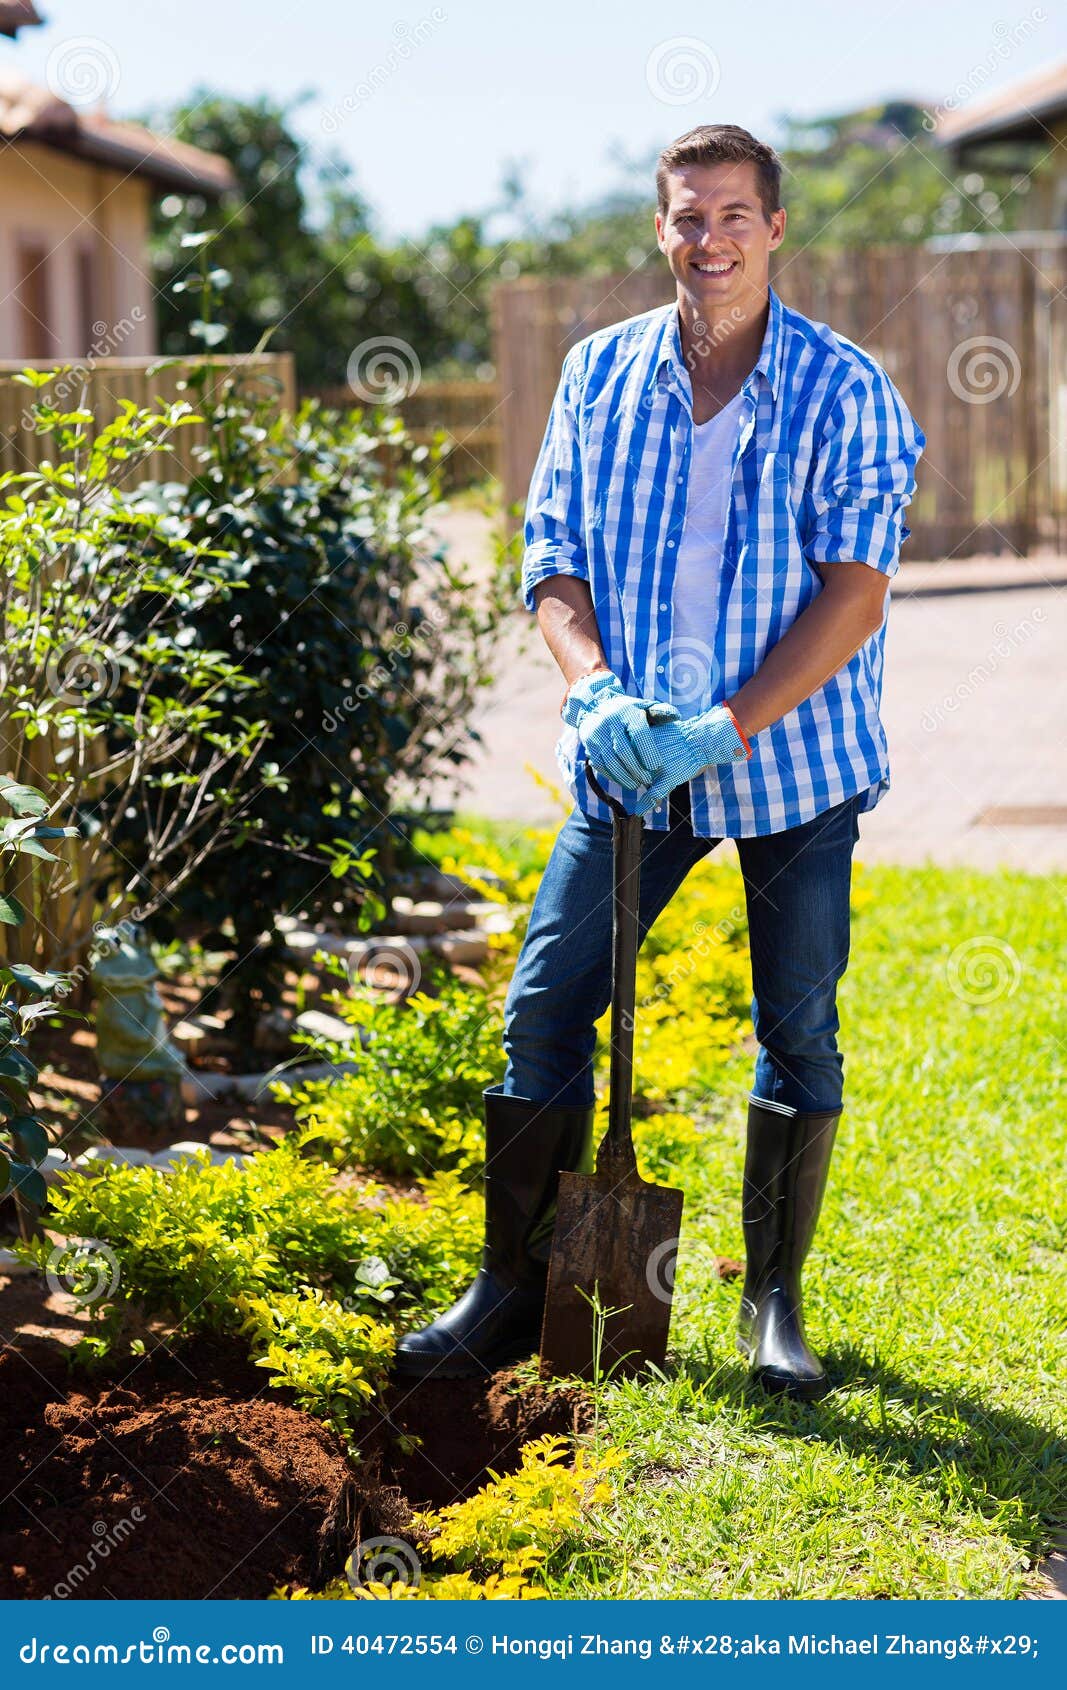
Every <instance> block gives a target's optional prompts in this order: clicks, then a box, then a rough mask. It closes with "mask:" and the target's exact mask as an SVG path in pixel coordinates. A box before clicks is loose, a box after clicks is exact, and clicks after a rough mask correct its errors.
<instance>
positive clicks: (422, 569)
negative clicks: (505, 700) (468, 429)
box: [124, 236, 505, 1003]
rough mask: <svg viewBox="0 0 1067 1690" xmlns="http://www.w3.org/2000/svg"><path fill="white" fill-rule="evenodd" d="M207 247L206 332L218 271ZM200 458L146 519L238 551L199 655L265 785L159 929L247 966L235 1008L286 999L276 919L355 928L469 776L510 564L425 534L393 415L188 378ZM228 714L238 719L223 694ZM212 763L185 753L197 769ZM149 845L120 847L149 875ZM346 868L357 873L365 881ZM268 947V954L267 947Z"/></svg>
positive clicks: (163, 490) (429, 466)
mask: <svg viewBox="0 0 1067 1690" xmlns="http://www.w3.org/2000/svg"><path fill="white" fill-rule="evenodd" d="M188 239H189V244H191V245H195V244H196V243H197V242H200V243H201V253H202V265H203V270H202V275H201V278H200V281H199V283H195V282H194V281H192V280H187V281H186V282H185V284H184V285H185V288H186V289H187V290H193V289H194V288H195V287H197V286H198V287H199V288H200V291H201V318H202V322H201V329H202V331H203V334H204V335H207V333H208V330H211V331H212V333H211V336H210V340H209V344H211V345H212V346H215V345H218V344H219V343H220V342H225V339H226V335H227V330H226V328H225V326H224V325H223V324H221V323H217V322H214V321H211V318H212V317H213V315H214V314H215V312H214V298H215V294H216V293H217V292H218V289H219V287H220V286H225V285H228V282H229V277H228V275H227V273H226V272H225V271H219V270H208V269H207V268H206V265H207V258H206V253H207V248H208V245H209V244H210V243H209V240H208V238H207V237H196V236H194V237H189V238H188ZM189 385H190V389H191V391H192V392H193V393H194V395H195V397H196V400H197V404H198V409H199V412H200V414H202V415H203V416H204V417H205V419H206V421H207V425H208V426H207V444H206V445H205V446H204V447H203V448H200V449H198V457H199V465H198V470H197V473H196V475H195V477H194V478H193V479H192V480H191V481H190V484H189V485H188V486H187V487H186V486H183V485H181V484H179V483H163V484H156V485H153V486H143V487H142V489H141V493H140V499H141V505H142V508H143V509H144V510H145V511H146V513H148V512H150V513H152V516H153V518H154V519H155V520H157V521H158V520H161V519H165V520H166V522H167V523H168V524H176V525H178V526H179V527H180V529H181V530H182V532H184V533H186V534H188V536H189V537H190V539H192V540H195V541H196V542H198V543H200V544H202V545H205V546H210V547H215V548H218V549H220V550H221V551H223V552H224V553H225V562H224V563H223V565H222V566H221V567H222V573H223V575H224V580H225V584H226V586H227V587H228V589H229V590H224V591H218V592H215V593H213V594H211V595H208V596H205V597H203V598H202V599H201V600H199V601H198V602H197V603H196V604H193V605H190V606H189V608H188V614H187V616H186V620H185V628H184V640H185V651H186V654H187V660H188V658H189V657H190V656H191V655H192V654H199V653H202V652H207V651H222V652H225V653H226V654H227V655H228V657H229V658H230V660H231V661H232V663H233V664H234V666H235V668H237V669H239V670H240V673H241V674H242V675H247V676H248V677H250V679H251V682H252V683H253V687H254V699H255V707H256V710H257V713H260V714H261V715H262V716H263V717H264V718H265V719H266V721H267V723H268V725H269V752H268V755H269V758H270V762H271V765H272V778H271V779H270V780H269V781H264V782H262V783H260V784H259V785H258V786H257V787H256V789H255V790H254V791H252V792H250V793H249V794H248V795H247V796H246V799H245V801H244V802H243V803H242V804H241V807H240V812H239V816H238V817H237V818H236V820H237V825H236V827H235V830H234V832H233V834H232V835H231V837H230V839H229V841H228V843H227V846H226V848H225V849H224V850H222V851H220V852H218V853H215V854H214V855H213V856H212V857H211V859H210V860H209V861H207V862H205V863H203V864H202V865H200V866H199V867H198V869H197V872H196V875H195V876H194V877H190V878H189V880H188V881H187V882H186V884H185V885H184V886H183V887H181V888H180V889H179V891H178V893H177V895H176V897H174V899H173V900H172V902H171V903H170V905H169V906H168V908H167V910H166V913H165V916H164V915H160V916H159V918H158V919H157V922H156V926H155V931H156V933H157V935H158V936H159V937H164V938H169V937H171V935H172V933H173V932H174V931H175V930H176V929H179V928H183V927H184V928H185V929H186V930H188V929H189V928H190V927H192V928H193V929H195V930H196V931H197V932H198V933H200V934H201V935H203V934H212V935H217V934H218V933H219V931H220V930H222V931H224V932H225V933H226V934H227V936H228V937H229V938H230V939H231V940H232V943H233V947H234V951H235V953H236V971H235V972H234V973H232V974H231V985H232V986H233V987H234V988H235V989H234V990H233V992H232V995H233V996H234V997H235V998H237V999H238V1001H239V1000H240V998H241V997H244V996H245V995H246V994H247V993H249V992H252V993H253V994H254V996H255V997H256V998H258V999H259V1001H260V1002H262V1003H268V1002H271V1001H275V1000H276V998H277V995H278V987H279V976H280V970H281V961H280V959H281V950H282V945H281V940H280V938H279V936H278V935H277V933H276V930H275V925H274V924H275V918H276V917H277V916H278V915H279V914H299V913H303V915H304V916H306V917H307V918H308V919H311V920H317V919H321V918H328V919H329V918H332V919H340V920H348V921H349V922H353V920H354V919H356V920H358V918H359V915H360V912H362V911H364V910H365V908H366V904H367V887H366V875H367V871H368V869H369V867H370V863H371V861H372V857H373V858H374V859H376V862H377V865H378V866H379V867H380V868H381V869H382V871H383V873H384V875H385V877H386V878H387V877H388V874H389V871H390V868H391V864H392V859H393V854H394V845H395V838H394V830H393V823H392V822H391V821H390V817H391V815H392V813H393V812H394V811H395V810H396V808H397V804H398V798H400V797H402V798H403V800H404V801H405V802H410V801H411V800H412V799H415V798H417V797H418V795H419V793H421V792H423V791H424V790H425V789H426V788H427V786H428V783H429V782H430V781H432V780H433V779H435V778H436V777H437V776H439V775H440V774H441V773H442V772H444V771H447V770H448V769H449V768H450V767H454V766H456V765H459V764H461V763H462V762H463V761H464V760H465V759H466V757H467V756H468V755H469V753H470V749H471V745H472V741H473V740H474V739H475V738H476V737H477V736H476V734H475V733H474V732H473V729H472V727H471V724H470V717H471V713H472V708H473V704H474V701H475V698H476V695H477V693H478V691H479V689H480V688H482V687H483V686H485V685H487V683H488V681H489V678H490V677H489V671H488V659H489V653H490V648H491V644H492V641H493V639H494V637H495V633H496V629H497V626H498V623H499V617H500V612H501V608H502V605H503V602H504V596H503V595H504V590H505V589H504V581H503V565H501V569H500V571H498V573H497V575H496V576H494V577H493V579H492V580H491V581H490V582H489V583H488V584H487V585H486V586H485V587H484V588H483V587H479V586H478V585H477V584H476V583H475V582H474V581H473V580H472V579H471V578H470V577H469V575H468V574H467V573H466V571H464V570H463V569H461V568H458V567H456V566H455V565H453V564H451V563H450V562H449V561H448V559H447V558H446V556H445V554H444V553H443V551H442V550H441V549H440V548H438V547H436V546H435V545H434V544H433V543H432V541H431V536H430V534H429V530H428V529H427V526H426V518H427V515H428V513H429V511H430V510H431V509H432V508H433V507H434V506H435V505H436V504H437V503H438V502H439V480H438V473H437V470H436V467H435V463H434V458H433V454H432V453H431V452H430V451H429V449H428V448H427V447H425V446H417V445H415V444H414V443H413V442H412V441H411V439H410V438H409V437H408V436H407V435H406V434H405V432H404V429H403V427H402V425H401V423H400V421H399V419H397V418H396V417H392V418H389V417H387V416H386V415H384V414H382V413H380V412H376V413H375V414H374V415H373V416H365V415H364V413H363V412H362V411H360V410H353V411H351V412H349V413H347V414H346V415H344V416H342V415H340V414H338V413H336V412H332V411H327V410H324V409H323V408H322V407H321V406H320V405H319V404H318V403H317V402H314V401H307V402H306V403H304V404H303V405H302V406H301V407H300V409H299V411H298V413H297V414H296V415H295V416H291V415H289V414H288V413H279V411H278V409H277V395H276V394H275V393H273V392H270V391H265V390H264V378H263V377H262V376H257V375H255V374H249V373H247V372H245V371H241V370H236V369H234V370H230V371H228V372H226V373H224V374H222V375H221V376H220V372H219V369H218V368H217V367H214V366H210V365H203V366H201V367H199V368H198V369H197V370H195V371H194V372H193V374H192V375H191V377H190V382H189ZM217 696H218V701H219V704H220V706H221V708H222V709H223V711H226V710H228V709H229V708H230V707H231V706H233V705H235V704H236V703H237V700H236V699H235V698H231V695H230V694H229V693H228V692H227V690H226V688H225V687H222V688H220V689H219V692H218V694H217ZM200 763H201V755H200V754H199V753H198V752H197V750H196V748H195V747H194V748H193V752H192V755H191V757H190V758H189V759H188V765H187V766H188V770H189V772H190V774H195V772H196V771H197V769H198V768H199V767H200ZM140 849H141V839H140V836H139V834H138V832H137V831H136V830H132V831H131V835H130V838H129V839H128V840H127V841H125V842H124V850H125V852H126V854H127V855H128V856H129V857H131V858H132V859H133V860H134V861H137V860H138V853H139V850H140ZM353 871H354V872H353ZM263 935H266V936H267V942H266V943H265V944H263V943H261V942H260V941H261V937H262V936H263Z"/></svg>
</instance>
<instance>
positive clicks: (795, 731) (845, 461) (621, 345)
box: [523, 288, 926, 838]
mask: <svg viewBox="0 0 1067 1690" xmlns="http://www.w3.org/2000/svg"><path fill="white" fill-rule="evenodd" d="M742 396H743V400H742V408H741V419H740V425H739V430H738V438H737V442H736V446H735V451H734V460H733V472H732V480H731V488H730V499H729V507H728V514H727V521H726V529H725V534H724V542H723V554H722V567H721V570H720V572H719V575H718V587H717V597H716V598H715V602H709V603H708V607H707V633H706V637H705V638H704V639H702V640H698V641H694V640H693V639H692V638H689V639H688V640H687V641H685V642H680V641H676V640H674V639H673V638H672V627H671V620H672V598H673V585H674V575H675V566H676V560H677V556H678V545H679V542H680V540H681V537H682V531H683V526H684V524H685V520H686V500H687V490H688V480H689V461H690V453H691V449H692V447H691V442H692V433H693V413H692V388H691V385H690V381H689V375H688V372H687V370H686V366H685V361H684V359H683V355H682V347H681V339H680V335H679V325H678V311H677V306H676V305H675V304H671V305H669V306H662V307H660V308H658V309H657V310H655V311H647V312H645V313H644V314H643V315H641V316H639V317H631V318H629V319H627V321H625V322H622V323H616V324H613V325H612V327H610V328H607V329H600V330H598V331H597V332H596V333H595V334H591V335H589V336H587V337H586V339H584V340H582V341H580V342H579V343H578V345H576V346H574V347H572V348H571V350H570V352H568V354H567V356H566V359H565V360H564V364H563V372H562V375H561V377H560V383H559V387H558V390H557V392H556V397H555V400H554V402H553V405H552V411H551V414H550V416H549V420H548V426H547V429H546V431H545V436H544V440H543V442H542V445H541V451H540V454H539V457H538V460H537V467H536V469H535V471H534V475H533V480H532V482H531V485H530V494H529V499H528V501H527V506H526V525H525V553H524V558H523V595H524V600H525V603H526V607H527V609H529V610H533V608H534V588H535V587H536V585H537V583H538V582H539V581H544V580H546V579H548V578H549V577H550V576H552V575H576V576H579V577H580V578H581V579H582V580H584V581H588V583H589V587H590V592H591V594H592V599H593V606H594V609H595V612H596V619H597V625H598V627H599V630H600V637H601V641H602V643H603V646H604V653H605V656H606V658H607V661H608V663H609V664H610V666H611V668H612V669H613V670H614V671H615V673H616V675H618V677H619V679H620V681H621V682H622V683H623V685H624V686H625V688H626V690H627V692H630V693H632V694H634V695H635V696H637V695H641V696H642V697H645V698H649V699H652V698H655V699H667V700H670V701H671V702H672V703H674V704H676V705H677V706H678V708H679V710H680V712H681V714H682V715H684V716H691V715H695V714H696V713H697V712H698V711H701V710H705V709H708V708H709V707H710V706H711V705H712V704H717V703H720V702H721V701H722V700H723V699H727V698H730V697H732V696H733V695H734V694H735V693H736V692H737V690H738V688H739V687H741V686H742V685H743V684H744V682H745V681H747V680H748V679H749V677H750V676H751V675H753V674H754V673H755V672H756V670H757V669H758V668H759V666H760V664H761V663H762V661H763V658H764V656H765V655H766V653H767V652H768V651H769V650H770V648H771V647H772V646H774V645H775V644H777V642H778V640H780V639H781V637H782V635H783V634H784V633H785V631H786V629H787V628H788V627H789V625H790V623H792V622H793V621H795V619H796V618H797V617H798V616H799V615H800V613H801V611H802V610H804V608H805V607H806V606H807V605H808V604H810V603H811V600H812V599H813V598H814V597H815V596H816V594H817V593H819V592H820V591H821V590H822V581H821V580H820V577H819V575H818V573H817V571H816V569H815V568H814V567H813V566H814V565H815V564H820V563H831V562H834V561H836V560H838V559H855V560H856V561H858V562H861V563H866V564H869V565H870V566H871V568H872V569H877V570H880V571H881V572H882V574H884V575H885V577H886V582H887V586H886V595H885V610H884V614H883V618H882V625H881V627H880V628H879V629H878V631H877V632H876V633H874V634H872V635H871V637H870V638H869V639H868V640H866V641H865V642H864V644H863V645H862V646H861V647H860V649H859V650H858V651H857V652H856V653H855V655H854V656H853V657H852V658H851V659H850V660H849V662H848V663H846V664H845V666H844V668H842V669H840V670H839V671H838V673H837V674H836V675H834V676H832V677H831V679H830V680H828V681H827V682H825V684H824V685H823V686H821V687H819V688H818V689H817V690H816V691H815V692H814V693H812V694H811V696H810V697H809V698H806V699H805V700H804V701H803V703H801V704H799V705H798V706H797V707H796V708H795V709H794V710H791V711H790V712H789V713H788V714H787V715H785V716H783V717H781V718H780V719H779V720H778V721H776V722H774V723H772V724H771V725H770V726H769V727H767V728H764V729H763V730H762V731H761V732H760V733H759V734H757V735H756V736H755V737H754V739H753V740H752V756H751V758H750V759H749V760H748V761H747V762H740V763H730V764H724V765H721V766H718V765H717V766H715V767H713V768H711V769H709V770H707V771H706V772H705V773H703V774H701V775H699V776H698V777H697V778H696V779H695V780H693V781H691V782H690V799H691V804H692V818H693V830H694V832H695V833H697V834H699V835H700V836H701V837H704V838H711V837H715V838H739V837H742V836H745V835H749V834H760V833H779V832H781V831H782V830H783V829H784V828H788V827H796V826H798V825H799V824H800V823H801V822H806V821H810V820H811V818H812V817H813V816H817V815H819V814H820V812H821V811H823V810H827V809H829V808H831V806H833V805H835V804H840V803H842V802H843V801H844V800H845V799H846V798H851V797H853V796H854V795H855V794H857V793H862V794H863V802H862V804H861V805H860V809H861V810H870V809H873V807H874V805H875V804H876V803H877V802H878V800H879V798H880V797H881V796H882V794H883V793H884V792H886V791H887V790H888V788H889V757H888V750H887V746H886V738H885V732H884V730H883V727H882V722H881V719H880V716H879V706H880V702H881V692H882V665H883V655H884V644H885V626H886V618H887V616H888V611H889V598H890V594H889V588H888V581H889V579H890V578H891V577H892V576H893V575H894V574H895V573H896V571H897V569H898V567H899V562H900V559H899V552H900V545H901V542H902V541H903V540H905V539H906V538H907V536H908V534H909V532H910V530H909V529H908V527H907V526H906V525H905V522H904V508H905V506H906V505H907V504H908V502H909V500H910V499H911V496H912V493H913V492H914V489H915V474H914V471H915V465H916V463H917V461H918V458H919V455H920V453H921V452H922V449H923V447H924V445H925V444H926V441H925V437H924V435H923V433H922V430H921V429H920V428H919V427H918V426H917V424H916V423H915V422H914V420H913V418H912V417H911V415H910V413H909V412H908V409H907V407H906V406H905V404H904V401H903V400H902V399H901V397H900V394H899V393H898V392H897V390H896V388H895V387H894V386H893V383H892V382H891V381H890V379H889V377H888V376H887V375H886V373H885V371H884V370H883V369H882V368H881V367H880V366H879V365H878V364H876V363H875V361H874V359H873V358H870V357H869V356H868V355H867V354H866V353H865V352H863V351H862V350H861V349H860V348H859V347H858V346H855V345H854V344H853V343H852V342H851V341H849V340H845V339H844V338H843V337H842V336H841V335H838V334H835V333H834V332H833V330H832V329H829V328H827V326H826V325H825V324H824V323H814V322H811V321H809V319H808V318H807V317H803V316H801V314H800V313H799V312H797V311H792V310H790V309H788V307H786V306H784V305H783V304H782V302H781V300H780V299H779V298H778V296H777V294H776V293H775V292H774V290H773V288H772V289H771V290H770V311H769V314H768V320H767V331H766V334H765V336H764V340H763V345H762V348H761V351H760V356H759V360H758V362H757V364H756V367H755V369H754V370H753V371H752V372H751V374H750V375H749V377H748V379H747V380H746V382H745V384H744V387H743V389H742ZM710 598H711V594H709V599H710ZM556 751H557V756H558V758H559V764H560V769H561V772H562V774H563V778H564V780H565V782H566V784H567V786H568V788H569V789H570V791H571V793H572V794H573V796H574V798H575V799H576V801H577V803H578V804H579V805H580V806H581V808H582V810H584V811H585V812H586V814H587V815H592V816H598V817H600V818H601V819H607V818H608V816H609V812H608V810H607V808H606V806H605V805H604V804H603V803H602V802H601V800H599V799H598V798H597V797H596V796H595V794H594V793H593V792H592V791H591V790H590V789H589V787H588V784H587V782H586V778H585V763H584V752H583V750H582V747H581V745H580V743H579V741H578V738H577V735H576V733H575V731H574V730H573V728H566V729H565V730H564V732H563V735H562V737H561V739H560V741H559V744H558V746H557V748H556ZM604 784H605V786H606V787H607V789H608V790H609V791H612V792H613V793H614V794H615V795H617V794H618V790H619V789H618V788H617V787H615V788H612V787H611V786H610V784H609V783H607V782H605V783H604ZM647 825H648V826H650V827H653V828H660V829H662V828H666V827H667V825H668V812H667V806H666V805H662V806H661V807H660V809H658V810H657V811H655V812H654V813H653V814H652V815H651V816H650V817H649V818H648V822H647Z"/></svg>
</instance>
